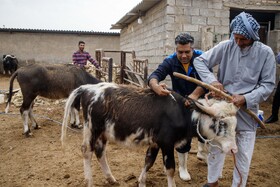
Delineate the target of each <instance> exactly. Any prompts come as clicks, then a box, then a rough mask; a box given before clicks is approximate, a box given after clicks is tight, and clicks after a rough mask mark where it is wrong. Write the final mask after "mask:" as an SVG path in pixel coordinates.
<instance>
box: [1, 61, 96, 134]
mask: <svg viewBox="0 0 280 187" xmlns="http://www.w3.org/2000/svg"><path fill="white" fill-rule="evenodd" d="M16 77H17V81H18V83H19V86H20V88H21V92H22V96H23V103H22V105H21V107H20V113H21V115H22V119H23V126H24V134H25V135H26V136H27V137H28V136H30V135H32V133H31V131H30V129H29V126H28V117H29V118H30V120H31V122H32V126H33V128H34V129H38V127H39V126H38V124H37V122H36V121H35V118H34V116H33V111H32V109H33V102H34V100H35V98H36V97H37V96H38V95H39V96H42V97H45V98H49V99H61V98H67V97H68V96H69V95H70V93H71V91H73V90H74V89H75V88H78V87H79V86H81V85H84V84H96V83H99V82H101V81H100V80H98V79H96V78H95V77H93V76H92V75H91V74H89V73H88V72H86V71H85V70H84V69H83V68H80V67H77V66H75V65H72V64H57V65H54V64H45V65H40V64H32V65H27V66H24V67H21V68H19V69H18V70H17V71H16V72H15V73H14V74H13V75H12V77H11V79H10V88H9V98H8V102H7V106H6V109H5V112H6V113H8V110H9V105H10V102H11V99H12V91H13V82H14V79H15V78H16ZM74 106H75V108H76V109H73V110H72V111H71V112H72V115H71V124H73V126H74V127H79V124H80V120H79V115H78V109H79V108H80V101H79V100H77V102H75V103H74ZM74 117H75V118H74Z"/></svg>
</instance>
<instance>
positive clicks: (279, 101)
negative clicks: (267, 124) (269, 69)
mask: <svg viewBox="0 0 280 187" xmlns="http://www.w3.org/2000/svg"><path fill="white" fill-rule="evenodd" d="M279 106H280V81H278V85H277V88H276V91H275V94H274V97H273V102H272V115H273V116H278V112H279Z"/></svg>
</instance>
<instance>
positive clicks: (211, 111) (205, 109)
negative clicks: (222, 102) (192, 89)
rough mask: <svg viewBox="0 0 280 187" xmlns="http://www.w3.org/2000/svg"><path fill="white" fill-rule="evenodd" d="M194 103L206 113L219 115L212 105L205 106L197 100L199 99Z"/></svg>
mask: <svg viewBox="0 0 280 187" xmlns="http://www.w3.org/2000/svg"><path fill="white" fill-rule="evenodd" d="M194 103H195V105H196V106H197V107H198V108H199V109H200V110H202V111H203V112H205V113H206V114H209V115H210V116H213V117H215V116H216V115H217V114H216V112H215V110H213V109H212V108H211V107H210V106H205V105H203V104H202V103H200V102H197V101H195V102H194Z"/></svg>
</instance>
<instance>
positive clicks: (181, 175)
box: [179, 168, 191, 181]
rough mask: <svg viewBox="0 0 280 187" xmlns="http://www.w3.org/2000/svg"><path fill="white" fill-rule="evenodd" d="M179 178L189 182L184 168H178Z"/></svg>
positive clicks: (188, 176) (189, 177) (189, 178)
mask: <svg viewBox="0 0 280 187" xmlns="http://www.w3.org/2000/svg"><path fill="white" fill-rule="evenodd" d="M179 176H180V178H181V179H182V180H183V181H190V180H191V176H190V174H189V172H187V171H186V170H185V169H184V168H179Z"/></svg>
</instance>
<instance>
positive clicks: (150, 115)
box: [61, 83, 237, 187]
mask: <svg viewBox="0 0 280 187" xmlns="http://www.w3.org/2000/svg"><path fill="white" fill-rule="evenodd" d="M76 98H81V104H82V108H83V117H84V122H85V123H84V140H83V144H82V153H83V156H84V172H85V179H86V181H87V184H88V186H92V185H93V179H92V173H91V158H92V154H93V153H95V155H96V157H97V159H98V161H99V162H100V164H101V168H102V170H103V173H104V174H105V176H106V178H107V180H108V182H109V183H115V182H116V180H115V178H114V177H113V175H112V173H111V170H110V168H109V166H108V164H107V159H106V154H105V150H106V143H107V141H115V142H119V143H122V144H125V145H133V144H134V145H143V144H147V145H149V148H148V150H147V153H146V158H145V166H144V168H143V170H142V173H141V175H140V177H139V179H138V182H139V186H141V187H144V186H145V183H146V175H147V171H148V170H149V169H150V168H151V167H152V165H153V164H154V161H155V159H156V156H157V154H158V152H159V150H160V149H161V151H162V156H163V163H164V166H165V169H166V174H167V180H168V187H174V186H176V184H175V181H174V173H175V160H174V148H176V147H182V146H184V145H186V143H187V141H188V140H190V139H191V138H192V136H193V135H194V134H195V132H196V130H197V134H198V135H199V136H201V137H204V138H205V139H211V141H212V143H213V144H217V146H219V147H220V148H221V150H222V151H224V152H229V151H230V150H232V149H233V150H235V151H236V144H235V127H236V121H237V120H236V116H235V115H236V111H237V108H236V107H235V106H234V105H233V104H232V103H227V102H225V101H219V102H214V101H211V100H210V101H209V104H208V105H207V104H206V101H205V100H204V101H201V102H204V103H205V104H206V105H205V106H203V105H201V104H196V105H197V106H198V107H199V108H200V109H199V110H192V109H189V108H186V107H185V104H184V103H185V100H186V99H185V98H184V97H182V96H180V95H179V94H177V93H175V92H173V93H172V94H171V95H170V96H166V97H163V96H158V95H156V94H155V93H154V92H153V91H151V90H150V89H149V88H148V89H143V88H136V87H131V86H125V85H117V84H113V83H99V84H96V85H83V86H80V87H79V88H77V89H75V90H74V91H73V92H72V93H71V95H70V96H69V98H68V100H67V102H66V105H65V111H64V119H63V124H62V135H61V140H62V144H63V145H64V142H65V138H66V129H67V128H66V127H67V123H68V118H69V113H70V111H71V108H72V107H71V106H72V104H73V102H74V101H75V99H76ZM205 139H204V140H205ZM205 141H206V140H205Z"/></svg>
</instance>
